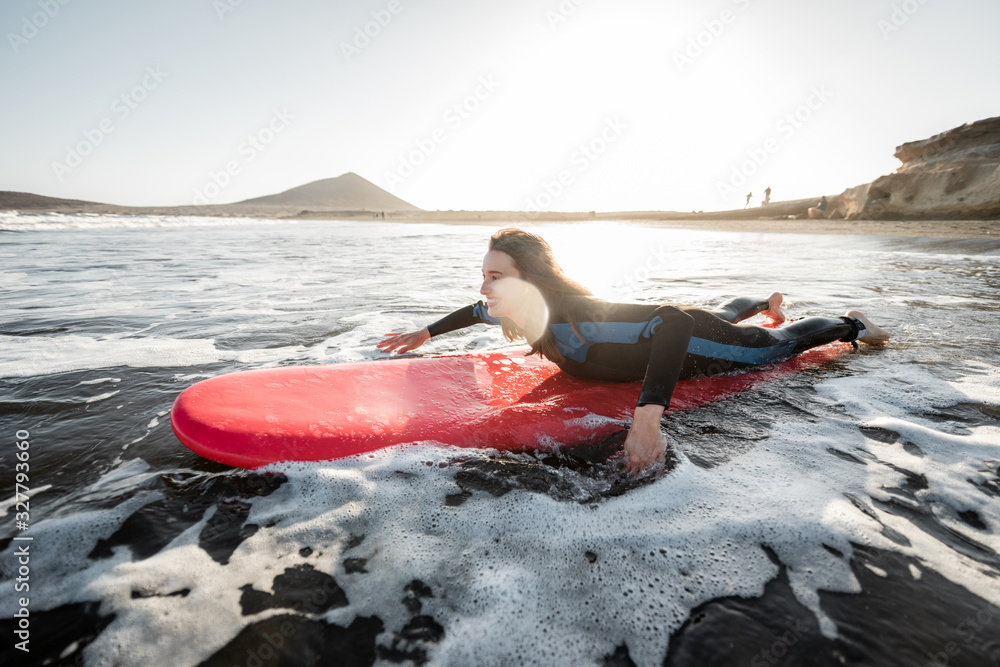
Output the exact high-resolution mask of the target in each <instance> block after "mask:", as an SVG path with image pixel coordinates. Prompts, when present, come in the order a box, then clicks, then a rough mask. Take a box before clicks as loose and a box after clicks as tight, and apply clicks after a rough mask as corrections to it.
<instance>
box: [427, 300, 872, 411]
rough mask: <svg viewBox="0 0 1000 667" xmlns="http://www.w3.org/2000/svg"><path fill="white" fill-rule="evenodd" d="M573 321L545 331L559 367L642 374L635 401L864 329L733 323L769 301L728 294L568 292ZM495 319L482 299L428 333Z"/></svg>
mask: <svg viewBox="0 0 1000 667" xmlns="http://www.w3.org/2000/svg"><path fill="white" fill-rule="evenodd" d="M562 306H563V310H564V312H565V313H567V314H568V315H569V317H571V318H572V320H573V322H574V323H575V326H576V331H578V332H579V333H580V336H578V335H577V334H576V332H574V330H573V326H572V325H571V324H570V323H569V322H568V321H567V320H566V318H565V316H563V317H562V318H559V317H553V318H552V319H550V321H549V325H548V328H549V331H550V332H551V333H552V336H553V337H554V338H555V340H556V343H557V345H558V348H559V351H560V352H561V353H562V354H563V355H564V357H565V358H564V359H563V360H562V361H559V362H557V363H558V365H559V367H560V368H561V369H562V370H564V371H565V372H567V373H569V374H570V375H572V376H574V377H578V378H581V379H585V380H598V381H610V382H637V381H640V380H641V381H642V382H643V385H642V390H641V391H640V393H639V401H638V405H646V404H656V405H663V406H667V405H669V404H670V396H671V394H672V393H673V391H674V386H675V385H676V384H677V380H679V379H682V378H690V377H697V376H700V375H717V374H719V373H724V372H726V371H731V370H735V369H739V368H746V367H749V366H759V365H761V364H769V363H772V362H774V361H778V360H780V359H784V358H787V357H790V356H793V355H796V354H798V353H800V352H803V351H804V350H807V349H809V348H812V347H816V346H818V345H825V344H826V343H831V342H833V341H836V340H844V341H852V340H855V339H856V338H858V337H859V334H860V333H861V332H863V331H864V326H863V325H862V324H861V323H860V322H858V321H857V320H854V319H851V318H847V317H809V318H806V319H802V320H798V321H796V322H793V323H791V324H789V325H787V326H784V327H781V328H780V329H767V328H764V327H758V326H746V325H744V326H737V325H736V322H740V321H742V320H745V319H746V318H748V317H751V316H753V315H756V314H757V313H760V312H763V311H764V310H766V309H767V302H766V301H757V300H754V299H748V298H739V299H733V300H732V301H729V302H727V303H725V304H723V305H722V306H720V307H719V308H718V309H716V310H714V311H708V310H702V309H700V308H691V307H688V306H680V305H652V304H625V303H608V302H607V301H602V300H600V299H597V298H594V297H587V296H573V297H565V300H564V302H563V304H562ZM477 323H483V324H499V323H500V319H499V318H495V317H491V316H490V315H489V314H488V313H487V307H486V305H485V304H484V303H483V302H482V301H480V302H478V303H476V304H475V305H471V306H466V307H465V308H461V309H459V310H457V311H455V312H454V313H451V314H450V315H447V316H446V317H444V318H442V319H440V320H438V321H437V322H435V323H434V324H431V325H430V326H428V327H427V330H428V331H429V332H430V334H431V336H437V335H439V334H443V333H446V332H448V331H454V330H455V329H460V328H463V327H467V326H471V325H473V324H477Z"/></svg>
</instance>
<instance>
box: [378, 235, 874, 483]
mask: <svg viewBox="0 0 1000 667" xmlns="http://www.w3.org/2000/svg"><path fill="white" fill-rule="evenodd" d="M479 292H480V294H482V295H483V296H485V297H486V303H485V304H484V303H483V302H482V301H480V302H478V303H476V304H475V305H471V306H466V307H464V308H461V309H460V310H457V311H455V312H454V313H451V314H450V315H448V316H446V317H444V318H442V319H440V320H438V321H437V322H435V323H433V324H431V325H429V326H427V327H424V328H423V329H419V330H417V331H408V332H405V333H390V334H386V339H385V340H383V341H380V342H379V343H378V345H377V347H378V348H379V349H380V350H382V351H384V352H398V353H402V352H409V351H410V350H413V349H416V348H418V347H420V346H421V345H423V344H424V343H426V342H427V341H428V340H429V339H430V338H431V337H432V336H436V335H439V334H443V333H446V332H449V331H454V330H455V329H460V328H463V327H468V326H471V325H473V324H477V323H483V324H499V325H501V327H502V328H503V332H504V335H505V336H506V337H507V339H508V340H517V339H521V338H524V339H527V341H528V342H529V343H530V344H531V352H530V353H529V354H540V355H542V356H544V357H546V358H547V359H550V360H551V361H553V362H554V363H556V364H557V365H558V366H559V368H561V369H562V370H563V371H565V372H567V373H569V374H570V375H572V376H574V377H578V378H582V379H585V380H598V381H610V382H636V381H640V380H641V381H642V389H641V390H640V392H639V397H638V402H637V406H636V409H635V414H634V418H633V422H632V428H631V429H630V430H629V433H628V436H627V437H626V439H625V445H624V448H625V467H626V470H628V472H630V473H636V472H639V471H640V470H642V469H643V468H645V467H646V466H649V465H651V464H655V463H659V462H662V461H663V460H664V455H665V452H666V446H667V443H666V440H665V439H664V437H663V434H662V433H661V432H660V418H661V417H662V415H663V412H664V410H666V408H667V406H668V405H669V404H670V396H671V394H672V393H673V390H674V386H675V385H676V384H677V381H678V380H679V379H681V378H689V377H695V376H699V375H716V374H718V373H723V372H726V371H731V370H735V369H738V368H746V367H749V366H756V365H761V364H769V363H772V362H774V361H778V360H780V359H783V358H787V357H790V356H793V355H795V354H798V353H800V352H802V351H804V350H807V349H809V348H812V347H816V346H818V345H825V344H826V343H831V342H833V341H837V340H840V341H846V342H850V341H855V340H860V341H862V342H864V343H867V344H870V345H882V344H884V343H885V342H887V341H888V340H889V334H887V333H886V332H885V331H884V330H882V329H880V328H878V327H877V326H875V325H874V324H872V323H871V322H870V321H869V320H868V318H867V317H865V315H864V314H862V313H860V312H858V311H856V310H852V311H849V312H848V313H847V314H846V315H845V316H844V317H832V318H831V317H809V318H806V319H803V320H799V321H797V322H794V323H792V324H789V325H788V326H785V327H782V328H780V329H768V328H764V327H758V326H749V325H739V326H737V324H736V323H737V322H740V321H742V320H745V319H746V318H748V317H751V316H753V315H756V314H757V313H764V314H765V315H766V316H768V317H770V318H771V319H772V320H774V321H776V322H782V321H784V319H785V318H784V315H783V314H782V312H781V302H782V296H781V294H779V293H777V292H775V293H774V294H772V295H771V296H770V297H768V298H767V299H765V300H754V299H748V298H739V299H734V300H732V301H729V302H727V303H726V304H724V305H723V306H721V307H720V308H719V309H717V310H715V311H708V310H702V309H699V308H691V307H688V306H680V305H655V304H621V303H608V302H606V301H602V300H600V299H598V298H596V297H594V296H593V295H591V293H590V292H589V291H588V290H587V289H586V288H585V287H583V286H582V285H580V284H578V283H576V282H575V281H573V280H571V279H570V278H568V277H567V276H566V275H565V274H564V273H563V271H562V269H561V268H560V267H559V265H558V264H557V263H556V261H555V257H554V256H553V254H552V249H551V248H550V247H549V245H548V243H546V242H545V241H544V240H543V239H542V238H541V237H539V236H537V235H535V234H532V233H530V232H526V231H524V230H522V229H502V230H500V231H499V232H497V233H496V234H494V235H493V237H492V238H490V243H489V252H487V253H486V256H485V257H484V258H483V285H482V287H481V288H480V290H479Z"/></svg>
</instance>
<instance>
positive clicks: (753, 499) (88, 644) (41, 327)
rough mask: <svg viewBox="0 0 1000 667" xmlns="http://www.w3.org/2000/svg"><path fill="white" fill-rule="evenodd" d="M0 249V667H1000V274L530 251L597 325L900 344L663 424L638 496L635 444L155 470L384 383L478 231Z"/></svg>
mask: <svg viewBox="0 0 1000 667" xmlns="http://www.w3.org/2000/svg"><path fill="white" fill-rule="evenodd" d="M5 216H6V217H0V260H2V263H0V312H2V313H3V316H2V318H0V434H2V436H3V442H4V443H5V444H4V445H3V447H2V448H0V489H2V491H3V495H2V496H0V503H2V506H3V508H4V510H5V513H4V522H3V525H2V526H0V589H2V590H4V591H5V594H4V595H3V596H2V597H0V637H2V640H0V641H2V643H0V660H2V661H3V664H5V665H7V664H18V665H20V664H25V665H29V664H86V665H149V664H170V665H198V664H209V665H227V666H228V665H247V666H248V667H253V666H255V665H299V664H336V665H354V664H357V665H368V664H381V665H393V664H429V665H472V664H475V665H513V664H517V665H520V664H529V665H588V664H598V665H603V664H606V665H630V664H637V665H658V664H678V665H703V664H720V665H730V664H739V665H754V666H757V665H775V664H816V665H827V664H831V665H832V664H867V665H900V664H904V665H925V664H932V665H933V664H938V665H941V664H949V665H990V664H1000V639H998V638H1000V606H998V605H1000V553H998V552H1000V468H998V467H1000V350H998V336H997V321H998V317H997V313H998V310H1000V242H988V241H981V240H948V239H929V238H900V237H852V236H832V235H831V236H826V235H811V236H807V235H782V234H736V233H723V232H697V231H680V230H670V229H656V228H649V227H643V226H636V225H629V224H590V223H580V224H563V225H541V226H538V227H537V228H536V229H537V230H538V231H540V233H542V234H543V235H544V236H545V237H546V238H548V239H549V241H550V242H551V243H552V245H553V247H554V248H555V250H556V252H557V255H558V256H559V257H560V259H561V260H562V263H563V265H564V267H565V268H566V269H567V271H568V272H569V273H570V274H571V275H573V276H574V277H577V278H579V279H580V280H581V281H582V282H584V283H585V284H587V285H588V286H590V287H591V288H592V289H594V290H595V292H597V293H598V294H599V295H600V296H604V297H606V298H609V299H615V300H631V301H667V302H681V303H689V304H693V305H703V306H711V305H714V304H716V303H718V302H719V301H721V300H723V299H725V298H729V297H733V296H740V295H766V294H768V293H769V292H770V291H772V290H774V289H778V290H781V291H783V292H784V293H785V294H786V300H787V301H786V303H787V311H788V314H789V315H790V316H791V317H803V316H807V315H814V314H816V315H839V314H842V313H843V312H844V311H846V310H848V309H850V308H859V309H861V310H863V311H865V312H866V313H868V314H869V315H870V316H871V317H872V319H873V320H875V321H876V322H878V323H879V324H880V325H883V326H884V327H885V328H887V329H889V330H890V331H891V333H892V334H893V340H892V342H891V344H890V345H889V346H888V347H887V348H885V349H881V350H873V349H870V348H869V349H866V348H864V347H862V348H861V349H860V350H859V351H857V352H854V353H851V354H848V355H845V356H842V357H840V358H839V359H837V360H836V361H834V362H831V363H829V364H827V365H826V366H824V367H821V368H819V369H814V370H811V371H808V372H803V373H800V374H798V375H795V376H792V377H790V378H787V379H785V380H781V381H778V382H775V383H772V384H768V385H764V386H763V387H761V388H759V389H758V390H755V391H753V392H752V393H747V394H743V395H740V396H737V397H735V398H733V399H730V400H727V401H722V402H719V403H715V404H712V405H709V406H705V407H703V408H701V409H698V410H696V411H692V412H685V413H671V414H669V415H668V416H667V418H666V419H665V420H664V429H665V432H666V433H667V435H668V438H669V439H670V440H671V441H672V442H673V445H674V446H673V452H672V459H673V460H672V463H671V468H670V470H669V471H667V472H665V473H663V474H661V475H658V476H655V477H653V478H649V479H644V480H639V481H632V480H627V479H625V478H623V477H621V475H620V474H619V473H618V470H617V468H616V466H615V465H614V464H605V463H604V460H605V459H606V458H607V457H608V456H612V455H613V454H614V453H615V452H616V451H617V448H618V447H620V437H618V438H617V439H612V440H611V441H609V442H606V443H603V444H599V445H598V446H595V447H590V448H586V449H573V448H569V449H565V450H563V451H562V452H555V451H546V452H536V453H529V454H523V455H515V456H512V455H499V454H497V453H495V452H490V451H485V450H462V451H460V452H458V451H455V450H450V449H447V448H443V447H436V446H434V445H433V444H432V443H421V444H417V445H415V446H412V447H405V448H399V449H396V450H392V451H385V452H380V453H377V454H375V455H372V456H369V457H363V458H359V459H351V460H346V461H338V462H331V463H315V464H298V465H288V464H284V465H276V466H273V467H271V468H267V469H263V470H260V471H254V472H250V471H243V470H237V469H231V468H228V467H226V466H222V465H219V464H216V463H213V462H210V461H206V460H204V459H201V458H199V457H198V456H196V455H195V454H193V453H191V452H189V451H188V450H187V449H185V448H184V447H183V446H182V445H181V444H180V443H179V442H178V441H177V440H176V439H175V438H174V436H173V434H172V432H171V430H170V425H169V410H170V406H171V404H172V402H173V400H174V398H176V396H177V394H178V393H180V392H181V391H182V390H183V389H185V388H186V387H187V386H189V385H190V384H192V383H194V382H196V381H197V380H199V379H202V378H204V377H210V376H214V375H218V374H220V373H226V372H231V371H236V370H245V369H250V368H260V367H268V366H282V365H296V364H312V363H339V362H346V361H359V360H369V359H380V358H383V357H384V355H382V354H380V353H377V352H375V350H374V344H375V342H376V341H377V340H379V339H380V338H381V337H382V334H383V333H385V332H387V331H399V330H403V329H408V328H416V327H418V326H423V325H425V324H427V323H429V322H430V321H433V320H434V319H437V318H438V317H440V316H441V315H443V314H444V313H447V312H450V311H451V310H454V309H455V308H458V307H460V306H463V305H466V304H468V303H471V302H473V301H475V300H476V299H478V298H479V297H478V294H477V289H478V286H479V282H480V280H479V272H480V263H481V259H482V255H483V252H484V251H485V242H486V239H487V238H488V236H489V234H490V233H491V232H492V231H493V230H492V229H490V228H486V227H462V226H449V225H403V224H394V223H367V224H366V223H356V222H351V223H347V222H329V223H325V222H310V223H298V224H296V223H287V222H273V221H236V222H233V221H211V220H191V219H162V218H115V217H102V216H23V215H22V216H13V215H9V214H5ZM510 347H516V346H511V345H510V344H508V343H506V342H505V341H504V340H503V338H502V336H501V334H500V332H499V330H498V329H495V328H491V327H485V326H478V327H474V328H470V329H467V330H465V331H462V332H456V333H455V334H450V335H447V336H443V337H441V338H440V339H435V340H434V341H431V342H430V343H428V344H427V345H426V346H425V347H424V348H422V349H421V350H420V353H421V354H447V353H465V352H478V351H488V350H496V349H506V348H510ZM25 440H27V441H28V442H29V443H30V444H29V445H27V447H28V449H27V450H26V451H27V454H26V455H22V457H21V458H22V459H26V460H18V458H17V455H18V453H19V452H23V451H25V450H21V449H18V448H17V446H16V443H17V442H23V441H25ZM566 444H573V443H566ZM18 463H25V464H27V465H25V466H22V467H21V468H20V469H17V468H16V466H17V464H18ZM17 472H23V473H24V474H25V475H26V477H23V478H22V482H23V483H24V487H27V489H28V496H30V506H29V507H28V508H24V507H21V508H18V507H16V506H15V500H16V499H15V492H16V490H17V489H16V488H15V483H16V474H17ZM24 487H22V488H21V489H20V490H21V491H24V490H25V488H24ZM17 500H22V501H23V500H25V498H20V499H17ZM24 509H27V512H26V514H27V516H18V513H19V512H22V511H23V510H24ZM18 521H24V523H25V524H26V525H27V528H26V529H25V530H21V529H19V526H18V523H17V522H18ZM15 537H17V538H31V539H30V540H27V539H14V538H15ZM25 549H27V550H28V553H29V554H30V556H28V557H25V556H22V555H19V554H23V553H24V550H25ZM19 558H20V559H22V560H28V563H27V564H23V563H21V562H19ZM22 567H26V568H27V573H26V571H25V570H23V569H22V570H19V568H22ZM19 578H20V579H19ZM18 586H19V587H20V588H16V587H18ZM25 587H28V588H25ZM22 597H26V598H28V604H27V605H26V606H25V605H22V604H21V602H20V598H22ZM25 609H26V610H27V613H28V614H29V616H28V619H29V620H28V621H27V622H21V620H20V619H19V618H17V617H16V616H15V614H18V613H21V614H23V613H25V612H24V611H22V610H25ZM25 624H26V625H27V628H28V632H29V635H28V636H29V637H30V639H29V644H28V647H29V648H30V653H25V652H23V651H20V650H18V648H17V647H16V644H17V643H18V642H19V641H21V638H18V636H17V635H16V634H14V633H15V630H17V629H18V628H19V627H20V626H23V625H25Z"/></svg>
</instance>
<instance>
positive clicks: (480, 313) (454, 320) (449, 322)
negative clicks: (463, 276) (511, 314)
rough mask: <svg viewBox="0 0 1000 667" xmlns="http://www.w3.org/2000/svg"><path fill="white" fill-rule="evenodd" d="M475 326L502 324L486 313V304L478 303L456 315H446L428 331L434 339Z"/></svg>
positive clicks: (460, 309) (429, 326)
mask: <svg viewBox="0 0 1000 667" xmlns="http://www.w3.org/2000/svg"><path fill="white" fill-rule="evenodd" d="M473 324H500V318H499V317H491V316H490V314H489V313H488V312H486V304H485V303H483V302H482V301H477V302H476V303H474V304H473V305H471V306H466V307H465V308H459V309H458V310H456V311H455V312H454V313H451V314H450V315H445V316H444V317H442V318H441V319H440V320H438V321H437V322H435V323H433V324H428V325H427V331H428V332H430V334H431V337H433V336H438V335H440V334H443V333H448V332H449V331H455V330H456V329H464V328H465V327H471V326H472V325H473Z"/></svg>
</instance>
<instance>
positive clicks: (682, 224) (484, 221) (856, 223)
mask: <svg viewBox="0 0 1000 667" xmlns="http://www.w3.org/2000/svg"><path fill="white" fill-rule="evenodd" d="M102 208H103V209H104V210H101V209H102ZM95 209H96V210H95ZM108 209H112V210H108ZM0 212H3V211H0ZM7 212H14V213H18V214H20V215H35V214H37V215H44V214H48V213H57V214H64V215H108V216H127V215H145V216H164V217H176V216H186V217H187V216H189V217H212V218H233V217H240V218H256V219H260V220H275V221H281V220H289V221H292V220H294V221H299V220H314V221H323V220H327V221H335V220H343V221H369V222H371V223H372V224H378V223H379V222H403V223H407V222H409V223H418V224H420V223H424V224H447V225H477V226H489V227H497V228H500V227H508V226H522V225H531V224H536V223H539V224H541V223H580V222H583V223H594V222H629V223H639V224H642V225H646V226H650V227H659V228H666V229H691V230H701V231H723V232H737V233H767V234H858V235H866V236H907V237H931V238H956V239H1000V220H845V219H839V220H813V219H809V218H805V219H801V218H800V219H786V218H779V219H767V218H764V217H750V216H746V217H742V216H741V217H732V218H729V217H725V216H724V215H720V214H719V213H702V214H697V213H695V214H690V213H689V214H687V215H684V214H680V213H673V212H659V211H627V212H621V213H560V212H546V213H540V214H539V213H525V212H521V211H481V212H480V211H420V212H409V211H407V212H402V211H392V212H388V211H387V212H386V214H385V218H384V219H383V218H382V217H381V216H380V215H378V214H376V213H374V212H372V211H308V210H306V211H304V210H301V209H300V210H297V211H290V210H288V209H274V208H264V207H254V208H250V207H245V208H244V207H241V208H240V209H239V210H234V209H233V208H229V209H228V210H225V209H223V210H204V209H201V210H191V209H188V210H184V209H183V208H182V209H180V210H178V209H173V210H171V209H170V208H166V207H165V208H126V207H107V208H105V207H89V206H88V207H75V206H74V207H51V208H38V209H27V210H24V209H7ZM710 216H711V217H710Z"/></svg>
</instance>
